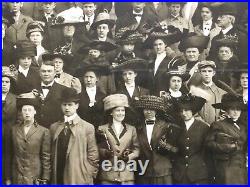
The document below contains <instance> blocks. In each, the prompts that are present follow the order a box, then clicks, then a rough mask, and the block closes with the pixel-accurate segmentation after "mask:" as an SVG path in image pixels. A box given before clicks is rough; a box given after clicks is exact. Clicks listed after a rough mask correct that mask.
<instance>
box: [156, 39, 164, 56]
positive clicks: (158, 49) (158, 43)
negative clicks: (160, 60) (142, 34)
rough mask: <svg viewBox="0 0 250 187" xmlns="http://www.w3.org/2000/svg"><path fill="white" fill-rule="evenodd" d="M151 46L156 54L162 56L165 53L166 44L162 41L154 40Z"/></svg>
mask: <svg viewBox="0 0 250 187" xmlns="http://www.w3.org/2000/svg"><path fill="white" fill-rule="evenodd" d="M153 45H154V50H155V53H156V54H162V53H164V52H166V47H167V44H166V43H165V41H163V40H162V39H156V40H155V41H154V43H153Z"/></svg>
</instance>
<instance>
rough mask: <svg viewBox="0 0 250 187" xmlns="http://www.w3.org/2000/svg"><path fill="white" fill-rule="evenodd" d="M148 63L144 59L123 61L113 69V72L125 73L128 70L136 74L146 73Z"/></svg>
mask: <svg viewBox="0 0 250 187" xmlns="http://www.w3.org/2000/svg"><path fill="white" fill-rule="evenodd" d="M146 67H147V63H146V61H145V60H144V59H141V58H131V59H127V60H125V61H123V62H122V63H120V64H118V65H117V66H115V67H113V68H112V71H124V70H126V69H131V70H133V71H135V72H144V73H145V71H146Z"/></svg>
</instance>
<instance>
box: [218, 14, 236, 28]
mask: <svg viewBox="0 0 250 187" xmlns="http://www.w3.org/2000/svg"><path fill="white" fill-rule="evenodd" d="M231 23H232V21H231V18H230V17H229V16H228V15H220V16H219V17H218V19H217V24H218V26H219V27H221V28H222V29H225V28H227V27H228V26H229V25H231Z"/></svg>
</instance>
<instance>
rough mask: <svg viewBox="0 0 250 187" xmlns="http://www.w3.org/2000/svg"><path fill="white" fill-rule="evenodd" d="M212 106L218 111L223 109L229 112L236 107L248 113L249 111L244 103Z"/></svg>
mask: <svg viewBox="0 0 250 187" xmlns="http://www.w3.org/2000/svg"><path fill="white" fill-rule="evenodd" d="M212 106H213V107H214V108H216V109H222V110H225V111H226V110H227V109H229V108H231V107H236V108H239V109H241V110H242V111H246V110H247V105H246V104H243V103H239V102H237V103H234V102H232V103H215V104H212Z"/></svg>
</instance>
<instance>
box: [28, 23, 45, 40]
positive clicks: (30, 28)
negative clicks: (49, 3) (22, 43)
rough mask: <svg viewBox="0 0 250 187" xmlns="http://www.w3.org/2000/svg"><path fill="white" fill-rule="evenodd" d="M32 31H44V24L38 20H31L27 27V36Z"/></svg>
mask: <svg viewBox="0 0 250 187" xmlns="http://www.w3.org/2000/svg"><path fill="white" fill-rule="evenodd" d="M32 32H41V33H44V29H43V25H42V24H41V23H40V22H38V21H33V22H30V23H29V24H28V26H27V29H26V36H27V37H28V36H29V35H30V34H31V33H32Z"/></svg>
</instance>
